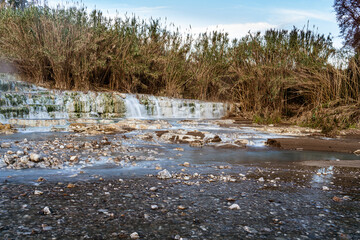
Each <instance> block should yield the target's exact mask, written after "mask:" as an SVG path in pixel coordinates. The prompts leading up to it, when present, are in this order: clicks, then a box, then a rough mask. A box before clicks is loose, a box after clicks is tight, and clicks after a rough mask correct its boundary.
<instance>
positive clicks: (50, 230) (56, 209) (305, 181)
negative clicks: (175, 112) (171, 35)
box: [0, 119, 360, 239]
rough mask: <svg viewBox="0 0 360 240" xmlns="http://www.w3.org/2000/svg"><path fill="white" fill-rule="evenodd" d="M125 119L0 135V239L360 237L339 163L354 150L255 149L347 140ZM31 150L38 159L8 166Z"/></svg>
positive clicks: (350, 185)
mask: <svg viewBox="0 0 360 240" xmlns="http://www.w3.org/2000/svg"><path fill="white" fill-rule="evenodd" d="M127 122H128V123H127V125H126V124H125V123H121V124H118V125H117V128H116V127H114V128H112V129H113V130H114V129H115V130H114V132H112V133H107V134H104V133H101V132H99V130H97V131H96V132H94V130H93V129H90V128H89V127H87V126H88V125H86V124H85V125H84V126H83V125H80V126H82V127H83V128H85V127H86V128H85V129H86V130H84V131H82V128H79V126H76V127H77V128H73V129H72V128H70V127H69V126H65V127H64V128H62V129H60V130H59V129H52V130H51V129H50V128H43V129H42V130H41V129H39V128H24V129H19V132H18V133H15V134H11V135H2V136H1V143H5V145H6V144H10V146H6V148H1V149H0V154H1V155H2V159H4V156H5V155H7V156H13V155H16V154H17V153H19V154H23V155H19V156H17V158H14V159H15V160H14V162H13V163H12V164H11V165H7V164H5V163H4V162H2V164H1V166H2V167H1V169H0V189H1V196H2V197H1V200H0V211H1V214H0V236H1V238H4V239H16V238H17V239H49V238H52V239H119V238H120V239H121V238H123V239H131V238H133V239H135V238H136V237H137V236H138V237H139V238H140V239H243V238H250V239H329V238H336V239H359V238H360V231H359V228H358V226H359V225H360V207H359V206H360V205H359V201H360V184H359V178H360V172H359V170H358V169H359V168H358V167H359V166H358V164H353V165H351V166H350V167H349V166H347V167H346V165H345V167H344V165H342V164H341V163H342V161H344V162H345V161H347V162H349V161H351V162H352V163H356V162H358V160H360V157H359V156H357V155H356V154H354V153H353V149H350V150H349V149H347V151H343V152H338V151H337V152H336V151H335V152H334V151H333V152H329V151H309V150H307V149H306V146H305V149H304V147H302V146H299V147H295V148H294V149H293V150H292V149H285V148H283V147H281V146H280V147H279V146H269V145H267V144H266V143H267V141H268V139H292V140H293V139H299V138H301V139H302V141H303V139H309V141H313V140H325V141H328V142H335V143H336V142H337V141H338V142H339V141H340V142H344V141H346V142H347V141H350V140H344V139H328V138H325V137H324V136H319V134H317V133H316V132H313V131H312V130H309V129H304V128H297V127H293V128H292V127H287V128H284V127H277V126H257V125H249V124H236V123H235V122H234V121H229V120H191V121H188V120H187V121H184V120H180V119H169V120H162V121H161V122H157V120H151V121H150V120H127ZM134 122H135V123H134ZM120 125H121V129H120V128H119V126H120ZM124 126H125V127H124ZM130 126H131V127H132V128H131V129H130ZM154 126H157V127H156V128H155V127H154ZM92 128H96V129H99V128H98V126H95V125H92ZM74 129H76V131H74ZM124 129H126V131H125V130H124ZM90 133H91V134H90ZM94 133H96V134H94ZM356 141H358V140H357V139H356V138H352V140H351V142H352V144H354V143H356ZM358 142H359V141H358ZM5 145H4V146H5ZM359 145H360V144H359ZM359 148H360V147H359ZM22 152H23V153H22ZM31 153H36V154H38V155H39V156H41V161H39V162H36V163H34V162H32V160H29V161H28V162H27V164H23V163H21V164H17V163H18V161H20V160H19V159H20V158H21V157H23V156H28V155H30V154H31ZM26 154H27V155H26ZM72 157H73V158H72ZM23 159H25V158H23ZM29 159H30V158H29ZM56 159H57V161H55V160H56ZM71 159H73V161H72V160H71ZM11 161H12V160H11ZM309 162H311V163H317V162H319V163H320V162H321V163H322V164H312V165H311V164H309ZM324 162H325V163H327V164H324ZM30 163H31V164H30ZM304 163H307V164H304ZM332 163H333V164H332ZM164 173H165V174H164Z"/></svg>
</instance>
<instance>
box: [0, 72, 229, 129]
mask: <svg viewBox="0 0 360 240" xmlns="http://www.w3.org/2000/svg"><path fill="white" fill-rule="evenodd" d="M230 108H231V104H228V103H221V102H205V101H199V100H193V99H179V98H168V97H157V96H152V95H146V94H137V95H135V94H123V93H109V92H91V91H89V92H87V93H85V92H80V91H57V90H49V89H45V88H41V87H37V86H35V85H33V84H29V83H26V82H21V81H17V80H16V79H15V78H14V77H12V76H10V77H7V76H6V75H2V74H0V121H1V122H2V123H6V122H8V121H9V120H11V119H28V120H53V119H65V120H68V122H71V121H72V120H73V119H78V118H82V119H84V118H85V119H122V118H142V119H152V118H155V119H161V118H185V119H186V118H191V119H197V118H198V119H199V118H221V117H223V116H225V115H226V114H227V113H228V112H229V110H230ZM62 122H63V121H62Z"/></svg>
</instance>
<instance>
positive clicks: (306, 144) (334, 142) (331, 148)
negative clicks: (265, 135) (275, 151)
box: [266, 137, 360, 153]
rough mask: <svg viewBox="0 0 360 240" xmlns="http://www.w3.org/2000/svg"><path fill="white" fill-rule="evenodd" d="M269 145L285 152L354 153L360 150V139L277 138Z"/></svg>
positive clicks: (270, 141)
mask: <svg viewBox="0 0 360 240" xmlns="http://www.w3.org/2000/svg"><path fill="white" fill-rule="evenodd" d="M266 143H267V145H268V146H271V147H276V148H281V149H285V150H300V151H302V150H304V151H323V152H343V153H354V152H355V151H357V150H358V149H360V139H357V138H354V139H348V140H346V141H345V140H338V139H316V138H303V137H298V138H276V139H268V140H267V142H266Z"/></svg>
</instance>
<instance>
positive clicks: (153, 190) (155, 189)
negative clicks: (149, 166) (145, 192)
mask: <svg viewBox="0 0 360 240" xmlns="http://www.w3.org/2000/svg"><path fill="white" fill-rule="evenodd" d="M149 190H150V191H152V192H156V191H157V188H156V187H151V188H150V189H149Z"/></svg>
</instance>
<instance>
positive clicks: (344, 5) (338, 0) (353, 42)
mask: <svg viewBox="0 0 360 240" xmlns="http://www.w3.org/2000/svg"><path fill="white" fill-rule="evenodd" d="M334 8H335V11H336V17H337V20H338V22H339V27H340V33H341V35H342V36H343V37H344V38H345V44H346V45H348V46H351V47H353V48H354V49H355V51H356V52H357V53H359V52H360V1H359V0H335V2H334Z"/></svg>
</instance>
